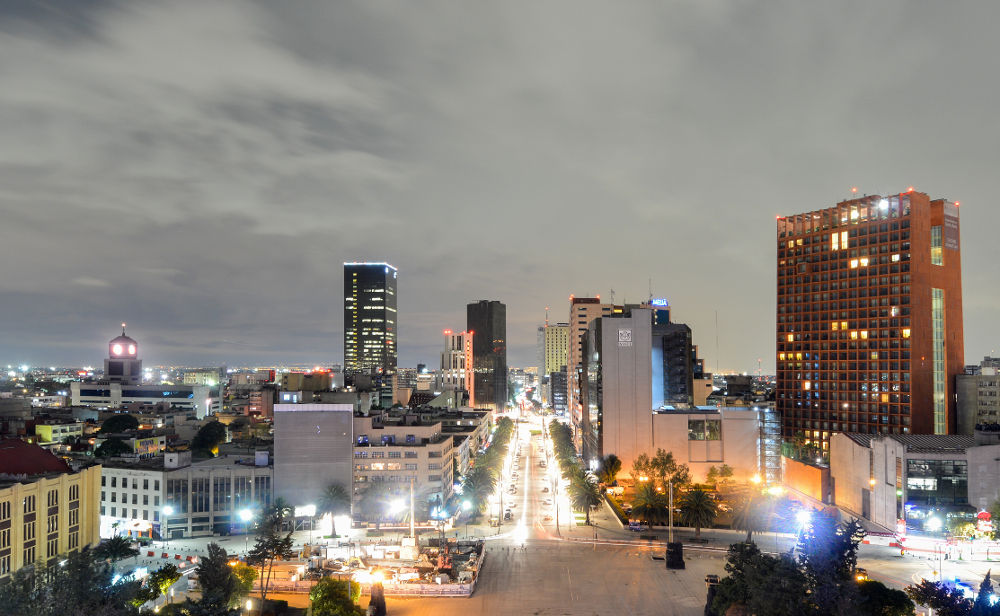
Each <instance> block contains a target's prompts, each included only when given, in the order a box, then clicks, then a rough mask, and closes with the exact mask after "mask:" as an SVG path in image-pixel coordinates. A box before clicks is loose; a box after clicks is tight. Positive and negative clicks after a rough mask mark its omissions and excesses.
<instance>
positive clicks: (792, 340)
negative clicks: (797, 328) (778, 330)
mask: <svg viewBox="0 0 1000 616" xmlns="http://www.w3.org/2000/svg"><path fill="white" fill-rule="evenodd" d="M786 338H787V340H788V341H789V342H795V334H788V336H786Z"/></svg>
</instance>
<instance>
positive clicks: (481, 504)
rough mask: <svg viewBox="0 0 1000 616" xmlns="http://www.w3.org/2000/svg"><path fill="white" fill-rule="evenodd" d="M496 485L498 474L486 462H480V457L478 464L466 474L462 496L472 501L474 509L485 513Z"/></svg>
mask: <svg viewBox="0 0 1000 616" xmlns="http://www.w3.org/2000/svg"><path fill="white" fill-rule="evenodd" d="M480 457H481V456H480ZM496 485H497V477H496V475H495V474H494V473H493V472H492V470H490V468H489V467H487V466H486V465H485V464H480V463H479V458H477V459H476V465H475V466H473V467H472V468H471V469H469V471H468V472H467V473H466V474H465V482H464V483H463V484H462V496H463V497H465V498H467V499H469V501H471V503H472V508H473V510H474V511H477V512H479V513H483V512H484V511H486V506H487V505H488V503H489V498H490V495H491V494H493V490H494V488H496Z"/></svg>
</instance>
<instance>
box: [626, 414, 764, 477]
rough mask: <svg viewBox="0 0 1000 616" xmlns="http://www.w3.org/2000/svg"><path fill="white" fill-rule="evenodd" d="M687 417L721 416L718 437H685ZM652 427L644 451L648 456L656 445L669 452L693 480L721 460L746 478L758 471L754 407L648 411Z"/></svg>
mask: <svg viewBox="0 0 1000 616" xmlns="http://www.w3.org/2000/svg"><path fill="white" fill-rule="evenodd" d="M689 419H718V420H721V421H722V439H721V440H718V441H708V440H705V441H692V440H688V420H689ZM652 428H653V430H652V432H653V439H652V440H653V443H652V446H651V447H650V449H649V450H648V451H647V452H646V453H648V454H649V455H650V456H652V455H653V454H654V453H655V452H656V450H657V449H658V448H662V449H663V450H664V451H669V452H672V453H673V454H674V458H675V459H676V460H677V461H678V462H679V463H683V464H687V465H688V467H689V468H690V470H691V478H692V479H693V480H694V481H704V480H705V477H706V475H707V474H708V469H710V468H711V467H713V466H715V467H719V466H721V465H722V464H728V465H729V466H731V467H733V471H734V477H735V478H737V479H749V478H750V477H752V476H753V475H755V474H757V473H759V472H760V455H759V451H758V442H759V434H760V431H759V430H760V428H759V424H758V420H757V413H756V412H754V411H746V410H735V409H728V410H727V409H721V411H720V412H718V413H657V414H654V415H652ZM630 466H631V465H629V466H623V468H630Z"/></svg>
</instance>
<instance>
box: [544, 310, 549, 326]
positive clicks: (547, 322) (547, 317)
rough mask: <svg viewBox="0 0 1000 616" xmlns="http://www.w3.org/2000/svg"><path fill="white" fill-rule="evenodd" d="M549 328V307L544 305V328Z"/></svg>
mask: <svg viewBox="0 0 1000 616" xmlns="http://www.w3.org/2000/svg"><path fill="white" fill-rule="evenodd" d="M548 328H549V307H548V306H546V307H545V329H548Z"/></svg>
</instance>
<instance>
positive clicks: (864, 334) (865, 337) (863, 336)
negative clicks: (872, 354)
mask: <svg viewBox="0 0 1000 616" xmlns="http://www.w3.org/2000/svg"><path fill="white" fill-rule="evenodd" d="M861 339H862V340H868V330H867V329H863V330H861Z"/></svg>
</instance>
